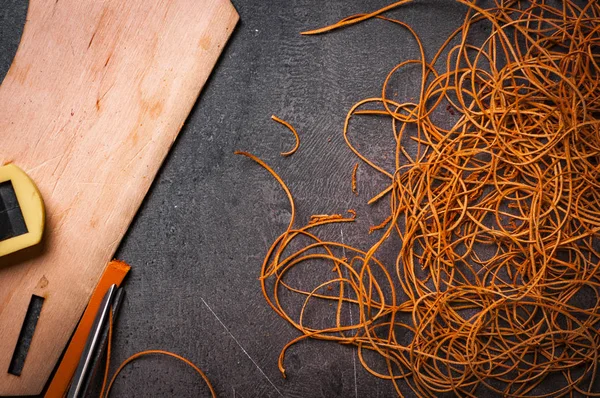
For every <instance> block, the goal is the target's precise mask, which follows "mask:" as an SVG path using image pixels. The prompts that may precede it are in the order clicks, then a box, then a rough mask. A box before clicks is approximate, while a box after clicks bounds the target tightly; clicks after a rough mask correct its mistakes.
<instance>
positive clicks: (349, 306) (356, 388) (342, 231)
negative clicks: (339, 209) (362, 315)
mask: <svg viewBox="0 0 600 398" xmlns="http://www.w3.org/2000/svg"><path fill="white" fill-rule="evenodd" d="M340 235H341V237H342V239H341V241H342V244H345V243H344V230H343V229H341V228H340ZM342 254H343V255H344V257H346V248H345V247H344V246H342ZM345 271H346V274H348V272H349V271H348V270H347V269H345ZM345 277H346V278H348V277H349V275H346V276H345ZM348 311H349V312H350V324H352V325H354V319H352V304H349V305H348ZM352 365H353V366H354V396H355V397H356V398H358V381H357V377H356V352H355V351H354V350H353V351H352Z"/></svg>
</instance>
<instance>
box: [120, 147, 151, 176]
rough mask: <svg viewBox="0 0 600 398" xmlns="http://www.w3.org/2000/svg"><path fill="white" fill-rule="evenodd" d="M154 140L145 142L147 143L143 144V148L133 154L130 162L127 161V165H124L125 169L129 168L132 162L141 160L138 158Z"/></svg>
mask: <svg viewBox="0 0 600 398" xmlns="http://www.w3.org/2000/svg"><path fill="white" fill-rule="evenodd" d="M153 142H154V141H153V140H150V141H148V142H147V143H145V144H144V146H143V147H141V148H140V149H139V150H138V151H137V152H136V153H135V155H133V156H132V157H131V160H130V161H129V162H127V164H126V165H125V167H123V170H127V169H128V168H129V166H131V164H132V163H133V162H135V161H136V160H139V159H138V156H139V155H140V153H142V152H143V151H144V150H145V149H146V148H148V145H150V144H152V143H153Z"/></svg>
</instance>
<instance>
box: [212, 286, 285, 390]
mask: <svg viewBox="0 0 600 398" xmlns="http://www.w3.org/2000/svg"><path fill="white" fill-rule="evenodd" d="M200 300H202V302H203V303H204V305H205V306H206V308H208V310H209V311H210V312H211V313H212V314H213V315H214V317H215V318H216V319H217V321H219V323H220V324H221V326H223V328H224V329H225V331H227V334H229V336H231V338H232V339H233V341H235V343H236V344H237V345H238V346H239V347H240V348H241V349H242V351H243V352H244V354H246V356H247V357H248V358H249V359H250V361H252V363H253V364H254V366H256V368H257V369H258V370H259V371H260V373H262V375H263V376H265V379H267V381H268V382H269V384H271V385H272V386H273V388H274V389H275V391H277V393H278V394H279V396H281V397H283V394H282V393H281V391H279V389H278V388H277V386H275V384H273V382H272V381H271V379H269V376H267V375H266V373H265V372H263V370H262V369H261V368H260V366H258V364H257V363H256V362H255V361H254V359H252V357H251V356H250V354H248V351H246V350H245V349H244V347H242V345H241V344H240V342H239V341H238V339H236V338H235V336H234V335H233V334H232V333H231V332H230V331H229V329H228V328H227V326H225V324H224V323H223V321H222V320H221V318H219V317H218V316H217V314H216V313H215V312H214V311H213V309H212V308H210V306H209V305H208V303H207V302H206V301H204V299H203V298H202V297H200Z"/></svg>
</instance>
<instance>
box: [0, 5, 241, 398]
mask: <svg viewBox="0 0 600 398" xmlns="http://www.w3.org/2000/svg"><path fill="white" fill-rule="evenodd" d="M237 20H238V16H237V13H236V11H235V9H234V8H233V6H232V5H231V4H230V2H229V0H163V1H160V0H153V1H148V0H127V1H122V0H102V1H100V0H30V4H29V10H28V14H27V22H26V24H25V28H24V32H23V37H22V40H21V44H20V46H19V49H18V51H17V55H16V57H15V59H14V61H13V64H12V66H11V68H10V70H9V72H8V74H7V76H6V78H5V79H4V81H3V83H2V85H1V86H0V165H2V164H6V163H11V162H12V163H15V164H17V165H18V166H19V167H21V168H22V169H23V170H25V172H27V173H28V174H29V176H30V177H31V178H32V179H33V180H34V181H35V182H36V184H37V185H38V188H39V189H40V192H41V193H42V196H43V198H44V201H45V204H46V211H47V226H46V231H45V240H44V242H43V244H42V246H41V247H38V248H37V250H33V251H29V252H25V253H18V254H17V255H12V256H9V257H3V258H1V259H0V395H33V394H39V393H40V392H41V390H42V389H43V387H44V384H45V383H46V381H47V379H48V376H49V375H50V373H51V371H52V369H53V368H54V366H55V364H56V362H57V360H58V358H59V356H60V355H61V353H62V351H63V349H64V347H65V345H66V343H67V341H68V339H69V338H70V336H71V333H72V332H73V330H74V328H75V326H76V324H77V322H78V320H79V317H80V316H81V314H82V312H83V310H84V308H85V306H86V303H87V301H88V299H89V297H90V294H91V293H92V290H93V288H94V286H95V285H96V283H97V282H98V279H99V277H100V275H101V273H102V271H103V269H104V266H105V265H106V263H107V261H109V260H110V259H111V257H112V256H113V254H114V252H115V250H116V248H117V246H118V244H119V242H120V241H121V238H122V237H123V235H124V234H125V231H126V230H127V227H128V226H129V224H130V222H131V220H132V218H133V217H134V215H135V213H136V211H137V209H138V208H139V206H140V204H141V202H142V200H143V198H144V196H145V195H146V192H147V191H148V189H149V187H150V185H151V183H152V180H153V179H154V177H155V175H156V173H157V171H158V169H159V167H160V165H161V163H162V161H163V160H164V158H165V156H166V154H167V152H168V151H169V148H170V147H171V145H172V144H173V141H174V140H175V138H176V137H177V134H178V133H179V130H180V129H181V127H182V125H183V123H184V121H185V119H186V117H187V116H188V114H189V112H190V110H191V108H192V106H193V104H194V103H195V101H196V98H197V97H198V94H199V93H200V90H201V88H202V86H203V85H204V83H205V82H206V79H207V78H208V76H209V74H210V72H211V70H212V68H213V66H214V65H215V62H216V61H217V58H218V56H219V54H220V53H221V51H222V49H223V47H224V45H225V43H226V41H227V39H228V38H229V35H230V34H231V32H232V30H233V28H234V26H235V24H236V22H237ZM139 266H140V267H141V266H143V265H142V264H140V265H139ZM138 272H143V271H141V270H140V271H138ZM32 295H37V296H40V297H43V298H44V303H43V306H42V309H41V313H40V317H39V321H38V323H37V327H36V329H35V333H34V334H33V339H32V341H31V346H30V348H29V351H28V354H27V357H26V361H25V365H24V368H23V371H22V373H21V375H20V376H15V375H12V374H9V373H7V370H8V368H9V363H10V361H11V358H12V355H13V351H14V349H15V346H16V344H17V340H18V337H19V333H20V331H21V326H22V323H23V320H24V318H25V314H26V311H27V308H28V305H29V302H30V300H31V297H32Z"/></svg>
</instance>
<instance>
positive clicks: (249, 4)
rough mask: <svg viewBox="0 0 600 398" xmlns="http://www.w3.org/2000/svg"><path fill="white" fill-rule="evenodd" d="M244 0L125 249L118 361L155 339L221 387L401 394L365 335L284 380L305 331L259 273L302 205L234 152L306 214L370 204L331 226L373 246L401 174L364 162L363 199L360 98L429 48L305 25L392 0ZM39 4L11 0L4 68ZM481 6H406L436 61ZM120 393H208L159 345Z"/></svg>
mask: <svg viewBox="0 0 600 398" xmlns="http://www.w3.org/2000/svg"><path fill="white" fill-rule="evenodd" d="M233 3H234V5H235V7H236V8H237V10H238V12H239V14H240V23H239V24H238V26H237V28H236V30H235V32H234V34H233V36H232V38H231V40H230V42H229V44H228V45H227V47H226V48H225V51H224V52H223V54H222V56H221V59H220V61H219V62H218V64H217V65H216V68H215V70H214V71H213V74H212V76H211V78H210V79H209V81H208V83H207V84H206V86H205V87H204V90H203V92H202V94H201V96H200V99H199V101H198V103H197V104H196V106H195V107H194V109H193V111H192V113H191V115H190V117H189V119H188V121H187V122H186V124H185V126H184V127H183V130H182V131H181V134H180V136H179V138H178V140H177V142H176V143H175V145H174V147H173V150H172V151H171V153H170V155H169V156H168V158H167V160H166V162H165V164H164V166H163V168H162V170H161V171H160V173H159V175H158V177H157V179H156V181H155V182H154V185H153V187H152V189H151V190H150V192H149V194H148V196H147V198H146V200H145V202H144V203H143V205H142V207H141V209H140V211H139V213H138V215H137V217H136V218H135V220H134V222H133V225H132V226H131V229H130V230H129V232H128V234H127V235H126V238H125V240H124V241H123V242H122V244H121V246H120V248H119V250H118V253H117V258H119V259H122V260H125V261H127V262H128V263H130V264H131V265H132V267H133V269H132V272H131V274H130V276H129V278H128V280H127V283H126V284H125V288H126V293H127V296H126V299H125V302H124V305H123V308H122V312H121V315H120V319H119V321H118V324H117V327H116V333H115V336H114V355H113V358H112V364H113V366H112V367H111V368H112V371H114V369H115V368H116V366H117V365H118V364H119V363H120V362H121V361H123V360H124V359H125V358H127V357H129V356H130V355H132V354H134V353H136V352H138V351H140V350H145V349H164V350H170V351H173V352H176V353H178V354H180V355H183V356H185V357H187V358H189V359H190V360H191V361H193V362H194V363H195V364H196V365H198V366H199V367H200V368H201V369H203V370H204V371H205V372H206V374H207V376H208V377H209V378H210V380H211V381H212V383H213V385H214V387H215V388H216V390H217V393H218V395H219V396H221V397H233V398H236V397H244V398H249V397H280V396H285V397H308V398H310V397H354V396H357V397H388V396H393V395H395V394H394V390H393V387H392V386H391V384H390V383H389V382H387V381H383V380H379V379H376V378H374V377H372V376H371V375H369V374H368V373H367V372H366V371H365V370H364V369H363V368H362V367H361V366H360V364H359V363H358V360H357V356H356V355H357V354H356V350H355V349H354V348H353V347H348V346H340V345H336V344H334V343H325V342H320V341H305V342H302V343H300V344H298V345H296V346H295V347H294V348H292V349H291V350H289V351H288V355H287V358H286V362H285V365H286V368H287V379H283V378H282V377H281V375H280V373H279V371H278V369H277V358H278V355H279V352H280V350H281V348H282V347H283V346H284V345H285V344H286V343H287V342H288V341H289V340H291V339H293V338H294V337H296V336H297V335H298V333H297V332H296V331H295V330H294V329H293V328H292V327H291V326H289V325H288V324H287V323H286V322H285V321H284V320H282V319H281V318H279V317H278V316H277V315H276V314H275V313H274V312H273V311H272V310H271V309H270V308H269V307H268V306H267V304H266V303H265V300H264V298H263V297H262V294H261V291H260V285H259V282H258V280H257V278H258V275H259V270H260V265H261V262H262V258H263V256H264V255H265V253H266V250H267V248H268V247H269V246H270V244H271V243H272V242H273V240H274V239H275V238H276V237H277V236H278V235H279V234H280V233H281V232H282V231H283V230H284V228H285V226H286V224H287V222H288V220H289V206H288V203H287V199H286V198H285V196H284V194H283V192H282V191H281V189H280V187H279V186H278V185H277V183H276V182H275V181H274V180H273V179H272V178H271V177H270V176H269V175H268V173H266V172H265V171H264V170H263V169H262V168H260V167H259V166H258V165H256V164H254V163H253V162H251V161H250V160H248V159H246V158H243V157H240V156H235V155H234V154H233V152H234V151H235V150H247V151H250V152H252V153H254V154H256V155H258V156H259V157H261V158H262V159H264V160H265V161H267V162H268V163H269V164H270V165H271V166H272V167H273V168H274V169H275V170H276V171H278V172H279V174H280V175H281V176H282V177H283V178H284V180H285V181H286V182H287V183H288V185H289V187H290V188H291V190H292V192H293V193H294V195H295V197H296V203H297V206H298V223H299V224H303V223H305V222H306V221H308V217H309V216H310V215H311V214H314V213H339V212H344V211H345V210H346V209H348V208H354V209H356V210H357V211H358V213H359V219H358V221H357V223H355V224H353V225H345V226H343V227H339V226H336V227H335V228H329V229H327V230H325V231H324V234H325V235H328V236H329V237H330V238H334V239H342V238H343V239H345V242H347V243H352V244H355V245H357V246H359V247H363V248H364V247H367V245H368V243H369V242H370V241H372V239H373V237H368V238H366V237H365V236H366V231H367V230H368V227H369V225H373V224H378V223H379V222H380V221H381V220H382V219H383V218H384V216H383V214H384V213H385V210H386V209H385V204H383V206H379V207H377V206H375V207H369V206H367V205H366V202H367V200H368V199H369V198H370V197H371V196H373V195H374V194H376V193H377V192H379V190H381V189H382V188H384V187H385V181H384V180H382V179H381V178H380V177H378V176H376V175H375V174H374V173H372V172H370V171H369V170H367V168H366V167H362V168H361V169H359V173H358V177H359V192H360V195H359V196H355V195H353V194H352V193H351V189H350V175H351V170H352V167H353V165H354V163H355V162H356V158H355V157H354V155H352V153H351V152H350V151H349V149H348V148H347V147H346V146H345V144H344V142H343V138H342V125H343V121H344V118H345V115H346V112H347V110H348V109H349V108H350V106H351V105H352V104H354V103H355V102H356V101H358V100H360V99H362V98H365V97H371V96H378V95H380V91H381V84H382V82H383V79H384V78H385V76H386V74H387V73H388V71H389V70H390V69H391V68H392V67H393V66H395V65H396V64H397V63H399V62H401V61H403V60H405V59H409V58H415V57H416V56H417V55H418V52H417V47H416V45H415V43H414V41H413V40H412V39H411V38H410V36H409V35H408V33H406V32H405V31H403V30H402V29H400V28H399V27H396V26H393V25H391V24H389V23H385V22H383V21H377V20H373V21H367V22H366V23H363V24H360V25H358V26H354V27H351V28H347V29H343V30H340V31H337V32H335V33H331V34H327V35H322V36H312V37H303V36H301V35H300V34H299V32H300V31H302V30H305V29H308V28H316V27H320V26H324V25H326V24H329V23H333V22H335V21H337V20H339V19H341V18H343V17H346V16H348V15H351V14H355V13H359V12H365V11H370V10H375V9H377V8H380V7H382V6H384V5H387V4H389V3H390V1H389V0H368V1H367V0H362V1H361V0H330V1H322V0H293V1H292V0H270V1H265V0H233ZM26 9H27V3H26V1H25V0H0V79H1V78H3V76H4V74H5V73H6V72H7V70H8V68H9V66H10V63H11V61H12V58H13V56H14V54H15V52H16V49H17V46H18V43H19V39H20V35H21V32H22V27H23V24H24V22H25V15H26ZM465 11H466V10H465V8H464V7H462V6H460V5H458V4H456V3H455V2H454V1H452V0H419V1H417V2H416V3H415V4H412V5H407V6H405V7H402V8H400V9H398V10H396V11H394V12H393V13H392V15H394V16H395V17H397V18H400V19H401V20H403V21H405V22H408V23H409V24H410V25H411V26H413V27H414V29H415V30H416V31H417V33H418V34H419V35H420V36H421V39H422V40H423V43H424V45H425V48H426V51H427V55H428V56H429V57H431V56H432V55H433V53H434V52H435V50H437V48H438V47H439V46H440V45H441V44H442V42H443V40H444V38H445V37H447V36H448V34H449V33H450V32H451V31H452V30H454V29H455V28H456V27H457V26H459V25H460V24H461V20H462V16H463V15H464V13H465ZM405 76H406V78H405V79H403V80H402V81H399V82H398V84H397V90H398V92H399V95H400V97H404V99H406V98H410V97H411V96H414V95H416V93H417V89H418V84H419V82H418V80H417V79H412V78H411V75H410V71H409V72H408V73H407V74H406V75H405ZM415 76H417V75H415ZM271 114H276V115H278V116H279V117H281V118H283V119H285V120H288V121H289V122H291V123H292V124H293V125H294V126H295V127H296V128H297V129H298V131H299V133H300V135H301V146H300V149H299V151H298V152H297V153H296V154H295V155H293V156H291V157H288V158H283V157H281V156H280V155H279V153H280V152H281V151H285V150H288V149H289V148H291V147H292V145H293V138H292V136H291V134H290V133H289V132H288V131H287V130H286V129H285V128H283V127H282V126H280V125H278V124H276V123H274V122H272V121H271V120H270V116H271ZM361 127H362V128H361V129H360V131H361V134H365V135H363V136H362V137H360V138H358V142H359V143H360V144H362V145H364V148H365V149H366V150H368V151H369V153H371V154H373V156H375V157H376V158H379V159H381V160H382V161H385V158H386V157H387V158H388V159H389V158H390V157H391V156H392V154H393V147H391V145H390V144H391V143H392V138H391V133H390V131H391V130H390V128H389V126H388V124H387V123H386V124H381V123H379V122H377V121H371V122H366V124H365V125H364V126H361ZM357 131H359V130H357ZM391 254H392V253H391V252H390V255H391ZM392 258H393V257H390V258H389V259H388V260H390V259H392ZM384 260H385V259H384ZM308 282H309V281H307V286H309V285H310V283H308ZM328 314H331V312H324V313H318V312H317V313H316V314H315V316H316V317H318V316H323V317H326V316H330V315H328ZM406 392H407V393H409V391H408V389H406ZM408 395H409V396H411V394H410V393H409V394H408ZM112 396H123V397H124V396H128V397H146V396H177V397H203V396H208V393H207V389H206V387H205V386H204V384H203V382H202V381H201V379H200V378H199V377H197V376H196V375H195V374H194V373H193V371H192V370H191V369H189V368H187V367H186V366H185V365H183V364H181V363H179V362H177V361H175V360H172V359H169V358H163V357H149V358H145V359H143V360H140V361H138V362H136V363H134V364H133V365H131V366H130V367H128V368H127V369H126V370H125V371H124V372H123V373H122V375H121V377H120V379H119V380H118V381H117V383H116V385H115V388H114V390H113V395H112Z"/></svg>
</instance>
